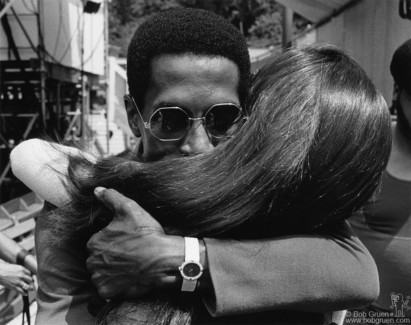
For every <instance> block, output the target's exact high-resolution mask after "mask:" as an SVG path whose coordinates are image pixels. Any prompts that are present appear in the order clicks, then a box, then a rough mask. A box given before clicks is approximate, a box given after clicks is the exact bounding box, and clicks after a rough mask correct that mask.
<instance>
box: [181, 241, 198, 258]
mask: <svg viewBox="0 0 411 325" xmlns="http://www.w3.org/2000/svg"><path fill="white" fill-rule="evenodd" d="M184 241H185V259H184V261H185V262H200V244H199V243H198V239H197V238H193V237H184Z"/></svg>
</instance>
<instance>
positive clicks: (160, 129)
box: [150, 108, 189, 140]
mask: <svg viewBox="0 0 411 325" xmlns="http://www.w3.org/2000/svg"><path fill="white" fill-rule="evenodd" d="M188 126H189V120H188V116H187V114H186V113H185V112H184V111H183V110H181V109H178V108H160V109H159V110H157V111H156V112H155V113H154V114H153V115H152V116H151V118H150V129H151V133H153V134H154V135H155V136H156V137H157V138H159V139H162V140H178V139H181V138H183V137H184V136H185V135H186V134H187V130H188Z"/></svg>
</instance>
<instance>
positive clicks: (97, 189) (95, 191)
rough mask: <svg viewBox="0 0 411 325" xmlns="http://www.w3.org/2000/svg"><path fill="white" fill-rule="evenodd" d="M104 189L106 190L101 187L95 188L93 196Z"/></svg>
mask: <svg viewBox="0 0 411 325" xmlns="http://www.w3.org/2000/svg"><path fill="white" fill-rule="evenodd" d="M105 189H106V188H105V187H102V186H99V187H96V188H95V189H94V194H96V195H98V194H100V193H101V192H102V191H104V190H105Z"/></svg>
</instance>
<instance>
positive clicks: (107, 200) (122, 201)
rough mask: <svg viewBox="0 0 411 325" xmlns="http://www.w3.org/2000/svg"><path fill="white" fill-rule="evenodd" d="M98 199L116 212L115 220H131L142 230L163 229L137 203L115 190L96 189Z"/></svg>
mask: <svg viewBox="0 0 411 325" xmlns="http://www.w3.org/2000/svg"><path fill="white" fill-rule="evenodd" d="M94 194H95V196H96V198H97V199H98V200H99V201H100V202H101V203H103V204H104V205H105V206H106V207H107V208H108V209H110V210H111V211H112V212H114V218H118V217H121V218H129V219H128V220H133V221H134V223H137V224H138V226H139V227H141V228H150V229H158V230H161V232H163V228H162V227H161V225H160V224H159V223H158V221H157V220H155V219H154V218H153V217H152V216H151V215H150V214H148V213H147V212H146V211H145V210H144V209H143V208H142V207H140V206H139V205H138V204H137V203H136V202H135V201H133V200H131V199H129V198H127V197H125V196H124V195H122V194H121V193H119V192H117V191H116V190H114V189H106V188H104V187H96V189H95V190H94Z"/></svg>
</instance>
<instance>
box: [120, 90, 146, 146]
mask: <svg viewBox="0 0 411 325" xmlns="http://www.w3.org/2000/svg"><path fill="white" fill-rule="evenodd" d="M124 105H125V107H126V112H127V119H128V125H129V126H130V129H131V132H133V134H134V135H135V136H136V137H137V138H140V137H141V131H140V125H141V124H139V120H141V118H140V115H139V114H138V112H137V107H135V105H134V103H133V102H132V101H131V100H129V99H127V98H124ZM142 122H143V121H140V123H142Z"/></svg>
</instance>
